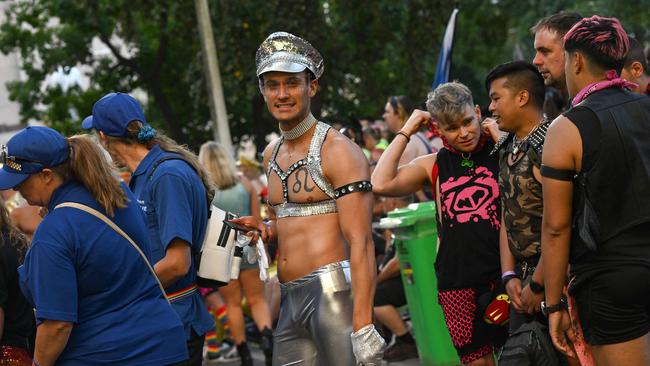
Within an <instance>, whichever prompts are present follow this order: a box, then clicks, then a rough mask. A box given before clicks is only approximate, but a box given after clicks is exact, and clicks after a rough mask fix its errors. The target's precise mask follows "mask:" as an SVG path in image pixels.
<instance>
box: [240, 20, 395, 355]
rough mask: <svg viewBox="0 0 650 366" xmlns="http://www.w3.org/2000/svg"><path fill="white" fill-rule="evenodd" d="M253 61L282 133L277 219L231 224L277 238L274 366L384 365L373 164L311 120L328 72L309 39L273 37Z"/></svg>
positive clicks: (271, 167) (273, 204)
mask: <svg viewBox="0 0 650 366" xmlns="http://www.w3.org/2000/svg"><path fill="white" fill-rule="evenodd" d="M255 61H256V67H257V76H258V78H259V87H260V91H261V92H262V95H263V96H264V100H265V102H266V105H267V107H268V109H269V112H270V113H271V114H272V115H273V117H274V118H275V119H276V120H278V122H279V127H280V132H281V134H282V137H280V139H278V140H277V141H274V142H272V143H271V144H270V145H269V146H267V148H266V149H265V151H264V167H265V171H266V174H267V176H268V182H269V206H270V208H271V209H273V210H274V211H275V214H276V216H277V221H276V220H274V221H270V222H265V223H262V222H259V221H257V220H255V219H254V218H252V217H244V218H240V219H237V220H235V222H238V223H240V224H243V225H246V226H248V227H251V228H254V229H257V230H259V231H260V232H261V233H262V239H263V240H264V241H268V240H269V239H270V238H272V237H274V238H277V239H278V244H279V253H280V256H279V259H278V276H279V279H280V282H281V285H280V286H281V290H282V291H281V292H282V295H281V296H282V300H281V305H280V306H281V310H280V319H279V321H278V325H277V328H276V330H275V334H274V342H275V345H274V350H273V365H358V364H361V365H380V364H381V358H382V355H383V351H384V348H385V342H384V340H383V339H382V337H381V336H380V335H379V334H378V333H377V331H376V330H375V328H374V326H373V325H372V299H373V297H374V290H375V268H376V267H375V258H374V244H373V242H372V238H371V230H370V229H371V227H370V225H371V218H372V203H373V196H372V193H371V190H372V186H371V184H370V172H369V167H368V161H367V160H366V158H365V157H364V155H363V153H362V151H361V149H360V148H359V147H358V146H356V145H355V144H354V143H353V142H352V141H350V140H349V139H348V138H346V137H345V136H343V135H342V134H340V133H339V132H338V131H335V130H333V129H331V128H330V127H329V126H328V125H326V124H324V123H322V122H318V121H317V120H316V118H314V116H313V115H312V114H311V111H310V103H311V98H312V97H314V95H316V92H317V90H318V79H319V78H320V76H321V75H322V74H323V71H324V65H323V59H322V57H321V55H320V54H319V52H318V51H317V50H316V49H315V48H314V47H313V46H312V45H311V44H309V42H307V41H305V40H303V39H302V38H299V37H296V36H294V35H292V34H289V33H285V32H276V33H273V34H271V35H270V36H269V37H268V38H267V39H266V40H265V41H264V42H263V43H262V44H261V45H260V47H259V49H258V50H257V54H256V60H255ZM352 288H353V289H354V295H352V291H351V289H352Z"/></svg>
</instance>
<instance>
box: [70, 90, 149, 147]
mask: <svg viewBox="0 0 650 366" xmlns="http://www.w3.org/2000/svg"><path fill="white" fill-rule="evenodd" d="M133 121H140V122H142V124H143V125H145V126H148V124H147V120H146V119H145V118H144V112H143V111H142V107H141V106H140V103H138V101H137V100H135V98H133V97H132V96H130V95H128V94H124V93H108V94H106V95H104V96H103V97H101V99H99V100H98V101H97V102H95V105H94V106H93V114H92V116H88V117H86V118H84V120H83V122H82V123H81V127H82V128H84V129H91V128H94V129H96V130H98V131H102V132H103V133H105V134H107V135H108V136H114V137H127V136H128V135H129V134H128V133H127V130H126V128H127V126H128V125H129V123H131V122H133Z"/></svg>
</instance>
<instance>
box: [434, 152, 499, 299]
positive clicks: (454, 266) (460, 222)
mask: <svg viewBox="0 0 650 366" xmlns="http://www.w3.org/2000/svg"><path fill="white" fill-rule="evenodd" d="M493 146H494V144H493V143H492V142H487V143H486V144H485V145H484V146H483V148H482V149H481V150H480V151H479V152H475V153H472V155H471V158H470V160H471V161H473V162H474V164H473V166H472V167H468V166H467V165H468V164H463V165H461V163H462V160H463V158H462V157H461V155H460V154H458V153H455V152H451V151H449V150H448V149H446V148H444V149H441V150H440V151H439V152H438V157H437V159H436V165H437V169H438V177H439V181H440V206H441V207H438V210H439V211H440V212H441V216H442V222H438V236H439V238H440V248H439V249H438V257H437V259H436V264H435V267H436V275H437V277H438V289H440V290H453V289H461V288H476V287H482V286H485V285H486V284H488V283H489V282H490V281H492V280H495V279H498V278H499V275H500V259H499V227H500V222H499V219H500V213H501V209H500V203H499V183H498V174H499V167H498V155H497V154H494V155H492V156H490V151H491V150H492V148H493ZM434 169H436V168H434ZM434 184H435V182H434Z"/></svg>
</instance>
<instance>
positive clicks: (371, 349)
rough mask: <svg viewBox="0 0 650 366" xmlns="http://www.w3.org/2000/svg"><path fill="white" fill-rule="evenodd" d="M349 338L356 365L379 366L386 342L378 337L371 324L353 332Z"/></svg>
mask: <svg viewBox="0 0 650 366" xmlns="http://www.w3.org/2000/svg"><path fill="white" fill-rule="evenodd" d="M350 338H352V351H353V352H354V357H356V358H357V364H358V365H363V366H380V365H381V359H382V358H383V356H384V349H386V342H385V341H384V338H383V337H382V336H381V335H379V332H377V329H375V326H374V325H373V324H368V325H366V326H365V327H363V328H361V329H359V330H357V331H356V332H353V333H352V334H351V335H350Z"/></svg>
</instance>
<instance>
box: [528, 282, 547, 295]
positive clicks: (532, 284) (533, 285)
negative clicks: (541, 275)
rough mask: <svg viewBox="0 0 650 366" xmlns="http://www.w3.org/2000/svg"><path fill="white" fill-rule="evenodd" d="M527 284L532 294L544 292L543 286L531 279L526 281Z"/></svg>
mask: <svg viewBox="0 0 650 366" xmlns="http://www.w3.org/2000/svg"><path fill="white" fill-rule="evenodd" d="M528 286H530V290H531V291H532V292H533V293H534V294H538V295H539V294H541V293H543V292H544V286H542V285H541V284H539V283H537V282H535V281H534V280H532V279H531V280H530V282H529V283H528Z"/></svg>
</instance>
